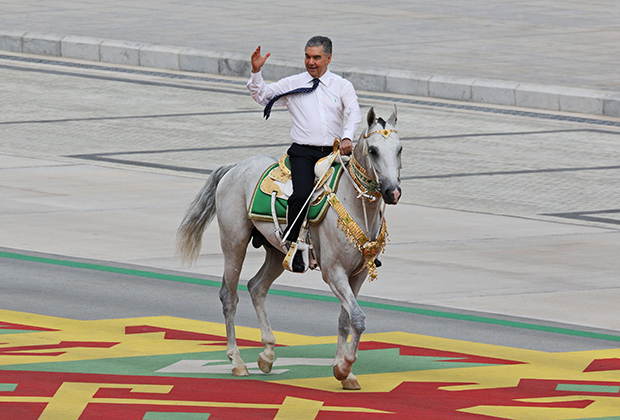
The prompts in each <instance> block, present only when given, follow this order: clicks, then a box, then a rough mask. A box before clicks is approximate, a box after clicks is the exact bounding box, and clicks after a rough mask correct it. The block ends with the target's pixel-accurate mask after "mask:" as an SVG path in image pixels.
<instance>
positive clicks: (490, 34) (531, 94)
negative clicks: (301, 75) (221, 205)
mask: <svg viewBox="0 0 620 420" xmlns="http://www.w3.org/2000/svg"><path fill="white" fill-rule="evenodd" d="M0 10H2V12H1V13H0V49H2V50H6V51H12V52H26V53H33V54H47V55H52V56H60V55H64V56H66V57H71V58H83V59H89V60H95V59H96V57H97V51H96V45H99V44H100V46H99V58H98V60H101V61H104V62H112V63H121V64H131V65H144V66H152V67H159V68H165V69H177V68H182V69H185V70H192V71H203V72H216V74H222V75H234V76H241V75H243V76H247V73H249V65H248V63H247V57H248V56H249V54H250V53H251V52H252V51H253V50H254V48H255V47H256V45H258V44H260V45H262V46H263V47H264V49H265V50H266V51H270V52H272V53H273V55H272V59H271V60H270V62H269V64H268V66H267V67H266V68H265V70H266V75H267V76H269V77H270V78H273V79H276V78H279V77H282V76H284V75H288V74H291V73H294V72H296V71H297V68H298V67H299V66H300V64H301V61H302V59H303V57H302V48H303V45H304V43H305V41H306V40H307V39H308V38H309V37H310V36H312V35H315V34H317V33H322V34H325V35H328V36H330V37H332V38H333V40H334V42H335V50H334V60H333V64H332V67H333V70H335V71H336V72H339V73H341V74H343V75H345V76H348V77H350V78H351V79H352V80H353V82H354V83H355V84H356V87H357V88H358V89H367V90H373V91H379V92H384V91H387V92H395V93H402V94H416V95H422V96H432V97H438V98H447V99H459V100H464V101H475V102H483V103H491V104H500V105H506V104H508V105H513V104H516V105H518V106H526V107H532V108H540V109H550V110H562V111H567V112H578V113H591V114H598V115H607V116H615V117H618V116H620V105H619V104H620V102H619V99H618V97H617V96H616V95H614V94H615V93H618V86H620V75H619V73H618V71H617V69H618V67H619V65H620V61H619V60H620V58H619V57H620V27H619V26H618V24H617V22H618V21H620V16H619V15H620V10H619V9H618V7H617V5H616V3H615V2H614V1H613V0H601V1H597V2H588V3H583V2H582V1H579V0H570V1H559V0H536V1H525V2H524V1H489V0H474V1H462V0H445V1H442V2H432V3H424V2H402V1H387V2H382V4H381V7H377V6H376V4H375V2H371V1H368V0H363V1H356V2H351V1H343V2H330V1H327V0H321V1H318V2H313V3H311V4H310V3H307V2H301V1H290V0H287V1H272V2H268V3H265V2H255V1H250V0H245V1H231V2H217V1H197V0H190V1H184V2H182V3H179V2H176V1H171V0H156V1H149V2H131V3H127V2H116V1H114V2H109V1H105V2H104V1H101V0H94V1H89V2H72V1H62V2H58V1H53V0H40V1H37V2H36V4H32V3H31V2H18V1H15V0H12V1H11V0H4V1H1V2H0ZM316 10H320V11H321V13H320V16H321V18H320V19H317V20H316V21H313V22H312V24H309V23H308V16H312V15H315V14H316ZM65 36H67V37H69V36H78V37H90V38H93V39H96V40H97V41H96V42H95V43H94V44H95V45H93V44H91V43H88V44H84V43H75V42H71V43H70V42H69V39H68V40H66V41H65V42H64V43H65V44H66V45H65V49H64V51H65V53H63V48H62V44H63V38H64V37H65ZM197 51H200V53H198V52H197ZM76 55H77V57H76ZM175 55H176V57H174V56H175ZM141 57H142V60H141V59H140V58H141ZM214 62H217V65H215V63H214ZM394 71H397V72H399V73H397V74H398V76H396V78H394V77H393V76H394V74H392V72H394ZM390 74H392V76H390ZM428 75H430V76H431V80H432V79H434V81H431V83H430V85H429V86H427V87H425V84H426V83H427V82H429V77H428ZM405 76H406V77H408V78H409V81H405V80H403V78H404V77H405ZM490 88H492V89H490ZM576 89H577V90H576ZM558 95H559V96H560V98H558ZM513 98H514V100H513Z"/></svg>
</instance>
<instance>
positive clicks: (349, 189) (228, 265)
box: [178, 108, 402, 389]
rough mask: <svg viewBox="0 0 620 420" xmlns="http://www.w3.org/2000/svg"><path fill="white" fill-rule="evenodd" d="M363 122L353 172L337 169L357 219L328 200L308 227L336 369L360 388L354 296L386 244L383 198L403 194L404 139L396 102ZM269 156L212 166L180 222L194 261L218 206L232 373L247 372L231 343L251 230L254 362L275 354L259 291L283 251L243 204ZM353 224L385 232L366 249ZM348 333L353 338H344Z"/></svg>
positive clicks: (266, 367)
mask: <svg viewBox="0 0 620 420" xmlns="http://www.w3.org/2000/svg"><path fill="white" fill-rule="evenodd" d="M367 122H368V127H367V128H366V129H365V131H364V133H363V134H362V135H361V136H360V138H359V140H358V142H357V145H356V147H355V149H354V150H353V154H352V158H351V161H350V162H349V166H350V165H354V167H353V168H351V170H350V171H348V172H349V174H352V175H353V176H349V174H347V175H342V177H341V180H340V185H339V186H338V190H337V192H336V194H335V195H336V196H337V198H338V200H339V202H340V203H341V205H342V206H341V207H343V208H344V209H346V210H345V211H346V212H348V214H349V215H350V217H351V218H352V219H353V220H354V221H355V223H349V224H347V223H344V222H343V220H342V211H341V214H340V215H339V214H338V213H337V212H336V211H335V210H336V207H334V206H332V209H329V210H328V211H327V213H326V215H325V217H324V219H323V221H322V222H321V223H319V224H317V225H311V226H310V228H309V230H310V237H311V240H312V244H313V246H314V252H315V255H316V260H317V262H318V265H319V267H320V269H321V272H322V277H323V280H324V281H325V282H326V283H327V284H328V285H329V286H330V288H331V290H332V291H333V293H334V295H336V297H337V298H338V299H339V300H340V302H341V313H340V317H339V319H338V345H337V350H336V357H335V360H334V376H335V377H336V379H338V380H339V381H341V382H342V386H343V388H345V389H360V386H359V384H358V382H357V379H356V378H355V376H354V375H353V374H352V373H351V367H352V365H353V363H354V362H355V360H356V359H357V349H358V345H359V342H360V337H361V335H362V332H363V331H364V329H365V328H366V316H365V315H364V313H363V312H362V309H361V308H360V306H359V304H358V303H357V299H356V298H357V294H358V292H359V291H360V288H361V286H362V284H363V282H364V280H365V279H366V277H367V276H368V270H369V268H370V270H371V271H372V270H373V269H374V262H375V258H376V254H377V252H376V251H381V250H382V248H383V246H384V245H385V236H386V231H385V224H384V211H385V208H384V207H385V206H384V205H383V203H387V204H396V203H397V202H398V199H399V197H400V194H401V189H400V186H399V183H400V179H399V175H400V154H401V150H402V145H401V143H400V140H399V138H398V135H397V133H396V130H395V129H394V127H395V125H396V108H394V113H393V114H392V115H391V116H390V118H389V119H388V120H387V121H385V120H383V119H382V118H377V117H376V115H375V112H374V110H373V109H372V108H371V109H370V111H369V112H368V115H367ZM274 162H275V160H274V159H273V158H271V157H267V156H256V157H252V158H249V159H247V160H245V161H243V162H240V163H237V164H231V165H225V166H222V167H220V168H218V169H217V170H215V171H214V172H213V173H212V174H211V176H210V177H209V179H208V180H207V181H206V183H205V185H204V186H203V187H202V189H201V190H200V192H199V193H198V195H197V196H196V198H195V200H194V201H193V202H192V204H191V205H190V206H189V208H188V210H187V212H186V214H185V217H184V219H183V222H182V223H181V225H180V227H179V230H178V251H179V255H180V256H182V257H183V258H184V259H185V260H189V261H192V262H193V261H195V259H196V258H197V257H198V253H199V252H200V245H201V239H202V235H203V232H204V230H205V228H206V227H207V226H208V225H209V223H210V222H211V221H212V219H213V217H214V216H215V215H216V214H217V220H218V224H219V230H220V241H221V247H222V252H223V254H224V276H223V279H222V287H221V289H220V300H221V301H222V305H223V310H224V317H225V320H226V335H227V355H228V358H229V359H230V360H231V361H232V373H233V375H235V376H246V375H248V370H247V367H246V365H245V363H244V362H243V360H242V359H241V357H240V355H239V349H238V348H237V344H236V338H235V324H234V317H235V312H236V308H237V303H238V301H239V297H238V295H237V285H238V283H239V275H240V273H241V266H242V264H243V260H244V259H245V255H246V250H247V247H248V244H249V242H250V240H251V239H252V238H254V239H253V244H254V245H258V246H260V245H259V244H261V245H263V246H264V248H265V251H266V256H265V261H264V263H263V265H262V267H261V268H260V269H259V271H258V272H257V273H256V275H255V276H254V277H252V279H251V280H250V281H249V283H248V290H249V292H250V296H251V298H252V303H253V304H254V308H255V310H256V315H257V317H258V321H259V324H260V327H261V333H262V343H263V346H264V351H263V352H262V353H261V354H260V356H259V359H258V365H259V367H260V369H261V370H262V371H263V372H265V373H269V372H271V369H272V366H273V362H274V359H275V354H274V345H275V337H274V335H273V332H272V330H271V326H270V324H269V320H268V318H267V313H266V311H265V298H266V295H267V292H268V290H269V288H270V287H271V284H272V283H273V282H274V280H275V279H276V278H277V277H278V276H280V274H282V272H283V267H282V261H283V259H284V256H285V254H284V253H283V251H282V246H281V243H280V238H278V236H277V234H276V233H275V232H274V224H273V223H271V222H265V221H256V220H250V219H249V218H248V206H249V204H250V200H251V198H252V194H253V192H254V187H255V185H256V182H257V181H258V179H259V178H260V176H261V174H263V172H264V171H265V170H266V169H267V168H268V167H269V166H270V165H272V164H273V163H274ZM345 171H346V170H345ZM338 200H337V201H338ZM364 230H365V232H363V231H364ZM345 231H348V233H345ZM352 231H358V232H357V233H358V234H359V231H362V235H364V234H365V236H366V237H367V239H369V241H370V242H372V241H375V242H372V244H374V245H375V248H376V245H377V239H378V237H380V236H381V235H383V237H382V238H379V241H378V242H379V243H378V245H379V246H378V248H379V249H378V250H377V249H375V252H374V253H373V252H372V249H370V250H367V249H366V247H363V246H361V245H363V244H360V243H359V242H360V241H359V238H357V239H356V237H355V232H352ZM381 241H383V242H381ZM362 242H363V240H362ZM364 252H366V253H367V254H366V257H364V255H363V254H364ZM350 333H351V342H350V343H349V345H348V346H347V340H348V337H349V334H350Z"/></svg>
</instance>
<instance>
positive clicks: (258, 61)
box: [247, 45, 274, 106]
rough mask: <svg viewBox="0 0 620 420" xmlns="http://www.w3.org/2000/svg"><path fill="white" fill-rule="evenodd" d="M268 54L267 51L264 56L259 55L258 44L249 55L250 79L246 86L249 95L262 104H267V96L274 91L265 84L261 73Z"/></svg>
mask: <svg viewBox="0 0 620 420" xmlns="http://www.w3.org/2000/svg"><path fill="white" fill-rule="evenodd" d="M270 55H271V53H267V54H265V56H261V54H260V45H259V46H258V48H256V51H254V52H253V53H252V56H251V57H250V62H251V64H252V75H251V76H250V80H248V83H247V87H248V89H249V91H250V96H252V98H253V99H254V100H255V101H256V102H258V103H259V104H260V105H263V106H264V105H266V104H267V101H268V99H269V98H271V97H273V96H274V92H272V91H271V90H270V89H269V87H268V86H267V85H266V84H265V81H264V80H263V76H262V74H261V68H262V67H263V66H264V65H265V61H267V58H269V56H270Z"/></svg>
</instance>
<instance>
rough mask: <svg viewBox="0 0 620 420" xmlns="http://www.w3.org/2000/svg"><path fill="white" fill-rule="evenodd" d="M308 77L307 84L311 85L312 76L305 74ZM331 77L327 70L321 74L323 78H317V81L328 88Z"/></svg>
mask: <svg viewBox="0 0 620 420" xmlns="http://www.w3.org/2000/svg"><path fill="white" fill-rule="evenodd" d="M306 74H307V75H308V82H307V83H311V82H312V80H314V78H313V77H312V76H310V73H306ZM332 76H333V73H332V72H330V71H329V69H327V71H326V72H325V73H324V74H323V76H321V77H319V80H320V81H321V83H323V84H324V85H325V86H327V87H329V85H330V83H331V81H332Z"/></svg>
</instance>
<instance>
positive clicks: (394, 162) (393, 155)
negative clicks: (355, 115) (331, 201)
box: [354, 106, 403, 204]
mask: <svg viewBox="0 0 620 420" xmlns="http://www.w3.org/2000/svg"><path fill="white" fill-rule="evenodd" d="M366 120H367V122H368V127H367V128H366V130H365V131H364V133H363V134H362V136H361V137H360V139H359V141H358V144H357V146H356V147H355V151H354V158H355V160H357V161H358V162H359V163H360V164H361V165H362V166H363V167H364V169H365V170H366V172H367V174H368V177H369V178H370V179H373V180H375V181H376V182H377V184H378V189H379V192H380V193H381V196H382V197H383V201H385V202H386V203H387V204H396V203H398V200H399V199H400V195H401V189H400V167H401V163H400V154H401V151H402V149H403V146H402V145H401V144H400V139H399V138H398V134H397V132H396V130H395V127H396V106H394V112H393V113H392V115H391V116H390V118H388V120H387V121H385V120H384V119H383V118H381V117H379V118H377V116H376V114H375V110H374V108H370V110H369V111H368V115H367V118H366Z"/></svg>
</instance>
